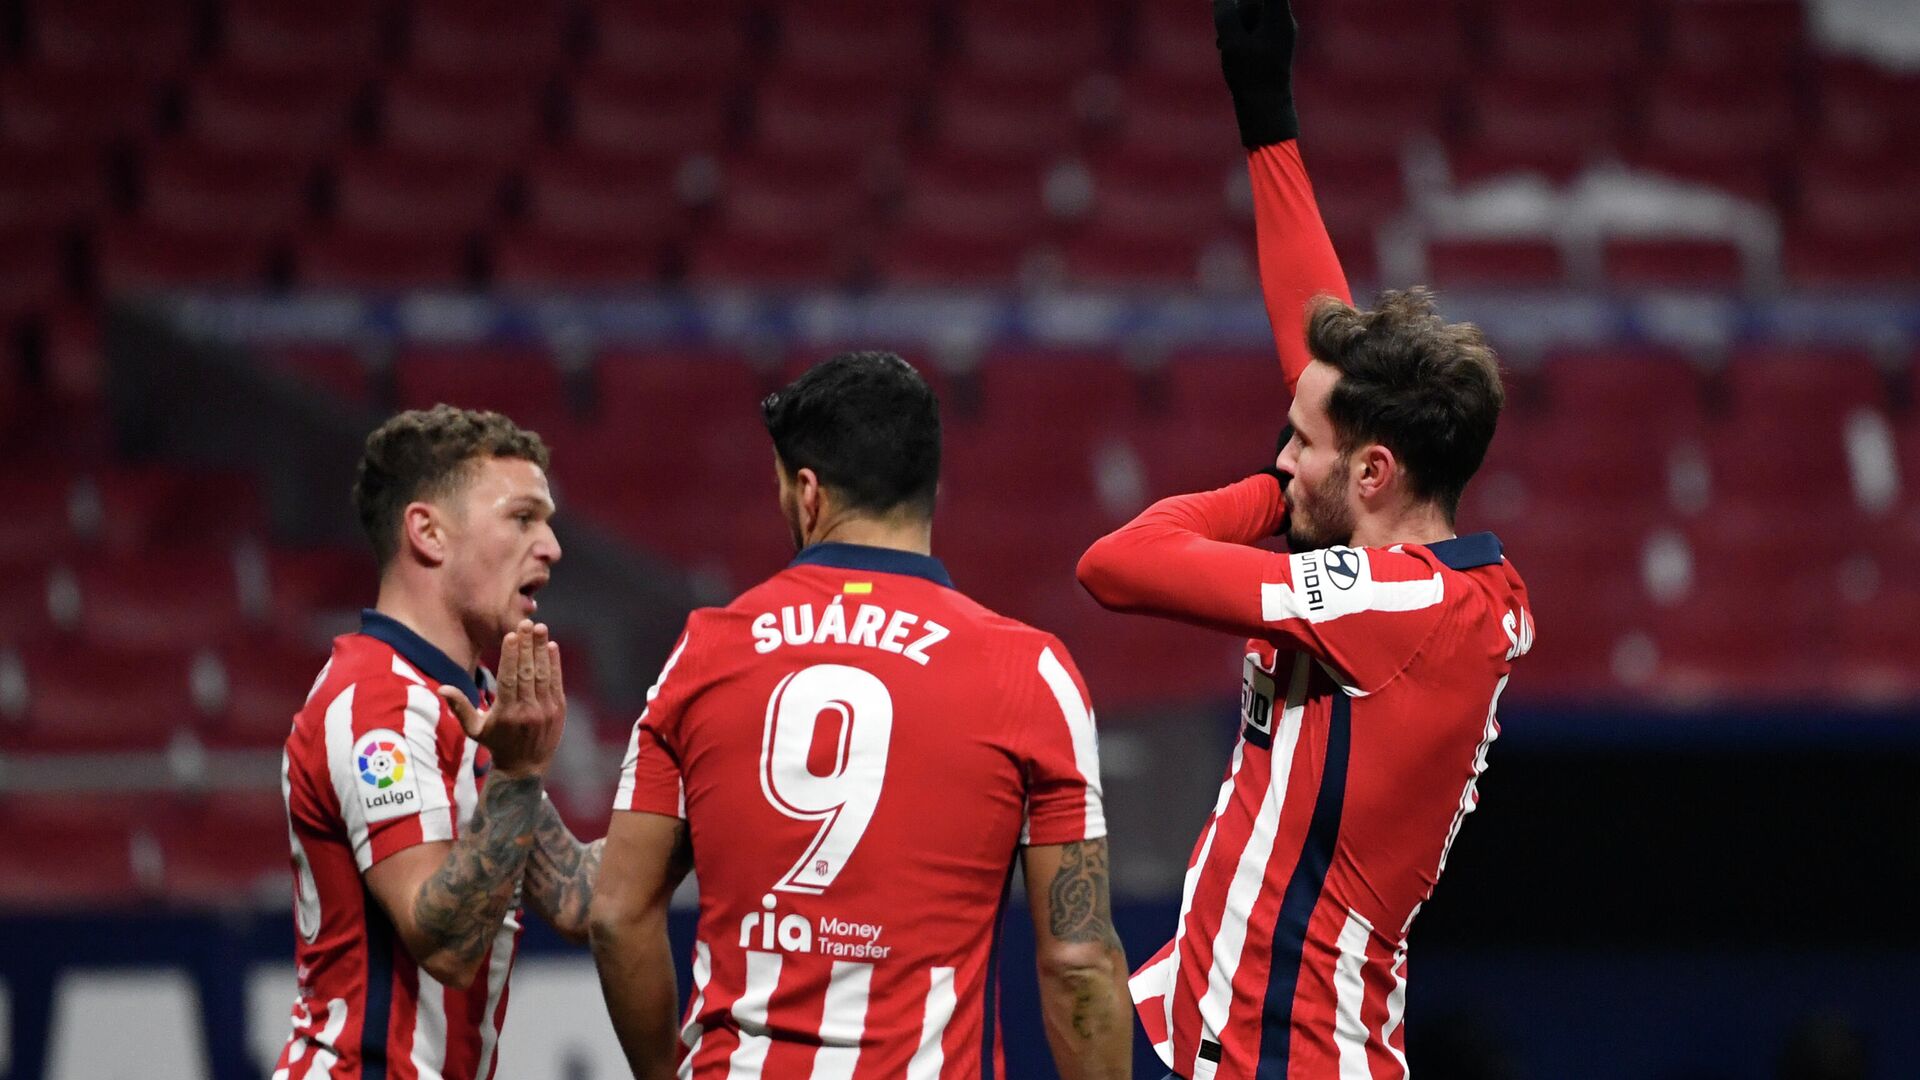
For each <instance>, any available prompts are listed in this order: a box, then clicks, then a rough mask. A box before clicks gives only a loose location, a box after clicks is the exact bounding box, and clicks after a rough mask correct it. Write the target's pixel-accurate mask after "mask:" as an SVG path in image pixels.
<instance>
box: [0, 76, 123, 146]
mask: <svg viewBox="0 0 1920 1080" xmlns="http://www.w3.org/2000/svg"><path fill="white" fill-rule="evenodd" d="M159 101H160V96H159V90H158V86H157V84H156V83H155V81H154V80H153V79H152V78H151V77H149V76H147V75H143V74H139V73H137V72H134V71H129V70H126V69H123V68H118V67H112V66H109V67H107V68H104V69H101V70H95V71H66V70H61V69H56V68H45V67H40V68H33V67H12V68H8V69H4V70H0V143H13V144H19V145H25V146H54V147H70V148H73V149H75V150H88V149H94V150H97V149H99V148H100V147H102V146H104V145H106V144H107V143H109V142H112V141H113V140H115V139H121V138H126V137H129V136H134V135H140V134H144V133H145V132H146V131H147V130H149V129H150V128H151V127H152V126H153V125H154V124H155V122H156V121H157V119H158V109H159Z"/></svg>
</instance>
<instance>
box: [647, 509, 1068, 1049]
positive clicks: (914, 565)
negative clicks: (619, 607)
mask: <svg viewBox="0 0 1920 1080" xmlns="http://www.w3.org/2000/svg"><path fill="white" fill-rule="evenodd" d="M614 808H615V809H616V810H642V811H648V812H652V813H658V814H666V815H675V816H682V817H684V818H686V820H687V823H688V828H689V831H690V832H691V835H692V841H693V852H694V872H695V874H696V875H697V876H698V878H699V881H700V928H699V938H698V942H697V944H696V946H695V953H694V958H693V979H694V990H693V996H692V999H691V1000H690V1001H689V1002H688V1005H687V1010H686V1018H685V1026H684V1028H683V1030H682V1033H681V1041H682V1045H681V1054H682V1059H681V1067H680V1075H681V1076H682V1077H697V1078H702V1080H707V1078H712V1080H718V1078H721V1077H727V1078H732V1080H745V1078H755V1077H769V1078H772V1077H777V1078H781V1080H788V1078H800V1080H804V1078H808V1077H811V1078H813V1080H868V1078H876V1080H877V1078H882V1077H885V1078H889V1080H900V1078H908V1080H962V1078H965V1080H972V1078H975V1077H982V1076H985V1077H1000V1076H1004V1075H1005V1070H1004V1067H1003V1064H1002V1059H1001V1049H1000V1043H999V1035H998V1031H997V1020H998V1015H997V1009H996V1005H995V997H996V989H997V984H998V981H999V979H998V971H997V970H996V964H997V961H998V954H999V941H998V931H999V926H1000V921H1001V919H1000V917H1001V913H1002V909H1003V907H1004V905H1005V903H1006V896H1007V886H1008V883H1009V881H1010V878H1011V873H1012V870H1013V864H1014V858H1015V856H1016V854H1017V852H1018V848H1019V847H1020V845H1022V844H1043V845H1044V844H1063V843H1070V842H1073V841H1079V840H1088V839H1095V838H1099V837H1102V836H1105V835H1106V823H1105V818H1104V816H1103V813H1102V809H1101V801H1100V767H1099V755H1098V750H1097V748H1096V745H1095V737H1094V726H1093V713H1092V710H1091V708H1090V706H1089V705H1088V699H1087V692H1086V687H1085V686H1084V684H1083V683H1082V682H1081V680H1080V676H1079V674H1078V673H1077V672H1076V671H1075V669H1074V666H1073V662H1072V660H1071V659H1070V658H1069V657H1068V656H1067V651H1066V649H1065V648H1064V647H1062V646H1061V644H1060V642H1059V641H1058V640H1056V639H1055V638H1053V637H1052V636H1050V635H1048V634H1045V633H1042V632H1040V631H1038V630H1034V629H1032V628H1030V627H1028V626H1025V625H1023V624H1021V623H1018V622H1015V621H1014V620H1012V619H1007V618H1003V617H1001V616H999V615H995V614H994V613H992V612H990V611H988V610H986V609H985V608H982V607H981V606H979V605H978V604H976V603H974V602H973V601H971V600H969V599H967V597H966V596H964V595H963V594H961V593H959V592H957V591H955V590H954V589H953V587H952V584H951V582H950V581H949V579H948V577H947V574H946V570H945V569H944V568H943V567H942V566H941V564H940V563H939V562H938V561H937V560H935V559H932V558H929V557H927V556H924V555H916V554H912V553H908V552H902V551H895V550H891V549H884V548H874V547H865V546H860V545H852V544H817V545H814V546H812V547H809V548H807V549H806V550H805V551H803V552H802V553H801V554H800V556H799V557H798V558H797V559H795V560H794V563H793V565H792V566H790V567H789V568H788V569H786V570H785V571H783V572H782V573H780V574H778V575H776V576H774V577H773V578H771V579H769V580H768V581H766V582H764V583H763V584H761V585H760V586H758V587H756V588H754V589H752V590H751V591H749V592H747V593H746V594H744V595H742V596H741V597H740V598H739V599H738V600H736V601H734V603H733V604H732V605H730V606H728V607H726V608H723V609H707V610H702V611H697V612H695V613H694V614H693V615H692V617H690V618H689V619H688V621H687V629H686V633H685V635H684V636H683V637H682V638H681V639H680V642H679V644H678V645H677V646H676V647H675V649H674V651H673V654H672V656H671V657H670V658H669V660H668V661H667V664H666V667H665V668H664V669H663V670H662V671H661V673H660V681H659V683H658V684H657V685H656V686H655V687H654V690H653V693H652V695H651V696H650V701H649V703H648V706H647V711H646V712H645V713H644V714H643V715H642V716H641V717H640V720H639V722H638V723H637V724H636V725H635V726H634V734H633V741H632V743H631V745H630V747H629V750H628V753H627V760H626V765H625V769H624V771H623V776H622V781H621V785H620V790H619V793H618V794H617V795H616V797H615V801H614Z"/></svg>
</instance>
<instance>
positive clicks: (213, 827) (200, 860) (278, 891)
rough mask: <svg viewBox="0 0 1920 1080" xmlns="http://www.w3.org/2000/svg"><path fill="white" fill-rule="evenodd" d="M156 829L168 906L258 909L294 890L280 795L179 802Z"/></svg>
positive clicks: (224, 795)
mask: <svg viewBox="0 0 1920 1080" xmlns="http://www.w3.org/2000/svg"><path fill="white" fill-rule="evenodd" d="M289 717H291V714H289ZM285 737H286V736H285V732H284V731H283V732H282V733H281V739H282V741H284V739H285ZM154 824H155V825H156V826H157V828H156V829H155V838H156V839H157V840H158V842H159V847H160V867H161V882H162V888H163V889H164V893H165V896H166V898H167V900H168V901H170V902H173V903H185V904H193V905H198V906H206V905H212V906H216V907H227V908H246V909H252V908H257V907H258V906H259V905H260V904H261V902H262V901H263V900H269V899H270V900H271V901H273V902H284V901H285V898H286V896H287V895H288V893H289V891H290V890H291V888H292V873H293V871H292V849H291V847H290V844H291V841H290V840H289V839H288V837H287V808H286V803H285V802H283V801H282V799H281V797H280V793H279V792H277V791H248V792H238V791H221V792H215V793H213V794H210V795H206V796H201V797H193V796H176V797H175V798H174V800H173V802H172V805H171V806H169V807H167V812H165V813H163V814H161V815H158V816H157V820H155V821H154Z"/></svg>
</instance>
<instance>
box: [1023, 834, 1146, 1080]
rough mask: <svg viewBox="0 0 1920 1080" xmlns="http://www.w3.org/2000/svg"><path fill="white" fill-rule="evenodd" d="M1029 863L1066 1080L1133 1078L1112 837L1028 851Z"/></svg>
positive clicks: (1045, 1005) (1043, 969)
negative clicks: (1112, 892)
mask: <svg viewBox="0 0 1920 1080" xmlns="http://www.w3.org/2000/svg"><path fill="white" fill-rule="evenodd" d="M1024 861H1025V863H1026V876H1027V903H1028V905H1029V906H1030V907H1031V908H1032V909H1033V932H1034V940H1035V946H1036V949H1037V951H1038V962H1039V969H1040V972H1039V973H1040V1010H1041V1014H1042V1017H1043V1019H1044V1020H1045V1021H1046V1027H1047V1042H1048V1043H1050V1044H1051V1045H1052V1047H1053V1060H1054V1064H1055V1065H1056V1066H1058V1068H1059V1070H1060V1076H1061V1080H1096V1078H1108V1077H1125V1076H1130V1075H1132V1069H1133V1015H1132V1013H1133V1007H1132V1004H1131V1002H1130V1000H1129V998H1128V995H1127V957H1126V954H1125V952H1124V951H1123V950H1122V949H1121V947H1120V936H1119V935H1118V934H1116V933H1114V930H1113V906H1112V901H1111V900H1110V899H1109V896H1108V886H1107V875H1108V870H1107V841H1106V838H1104V837H1102V838H1100V839H1098V840H1082V841H1078V842H1075V843H1071V844H1046V845H1037V846H1034V847H1029V848H1027V849H1026V854H1025V859H1024Z"/></svg>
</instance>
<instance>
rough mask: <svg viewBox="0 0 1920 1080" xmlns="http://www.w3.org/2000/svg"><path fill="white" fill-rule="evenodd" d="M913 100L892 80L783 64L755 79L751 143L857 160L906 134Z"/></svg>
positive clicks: (849, 161) (795, 152) (779, 151)
mask: <svg viewBox="0 0 1920 1080" xmlns="http://www.w3.org/2000/svg"><path fill="white" fill-rule="evenodd" d="M912 106H913V102H912V101H911V99H910V98H909V97H908V94H907V87H906V86H905V85H904V84H903V83H901V82H898V81H895V80H892V79H887V78H884V77H880V76H876V75H875V74H872V73H866V72H862V73H857V74H853V75H847V76H839V77H833V78H828V77H823V76H820V75H818V74H815V73H813V72H810V71H806V70H804V69H797V68H787V69H785V70H783V71H781V72H780V73H778V74H776V75H774V76H773V77H771V78H769V79H768V80H767V81H765V82H763V83H761V84H760V89H759V93H758V95H757V96H756V98H755V103H754V144H755V145H756V146H757V147H759V148H760V149H762V150H764V151H768V152H771V153H774V154H779V155H785V156H790V157H800V156H807V157H824V158H830V159H839V161H840V162H841V163H842V164H843V165H851V164H857V163H858V162H859V161H862V160H866V159H869V158H871V157H872V156H873V155H874V154H875V153H876V152H879V151H882V150H886V149H888V148H890V147H893V146H894V145H896V144H897V143H899V142H900V141H901V140H902V139H904V138H905V136H906V128H907V121H908V119H909V117H910V115H911V112H912Z"/></svg>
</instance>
